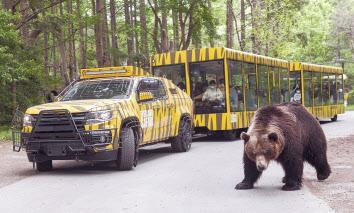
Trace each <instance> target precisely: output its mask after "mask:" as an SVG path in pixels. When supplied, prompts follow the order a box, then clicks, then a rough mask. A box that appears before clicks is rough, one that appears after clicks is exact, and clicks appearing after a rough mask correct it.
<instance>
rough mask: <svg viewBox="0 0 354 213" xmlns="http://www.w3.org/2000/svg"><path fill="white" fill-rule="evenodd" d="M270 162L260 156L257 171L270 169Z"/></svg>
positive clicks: (257, 160)
mask: <svg viewBox="0 0 354 213" xmlns="http://www.w3.org/2000/svg"><path fill="white" fill-rule="evenodd" d="M268 163H269V161H268V160H267V159H266V158H265V157H264V155H258V156H257V157H256V165H257V170H258V171H260V172H263V171H264V170H266V169H267V168H268Z"/></svg>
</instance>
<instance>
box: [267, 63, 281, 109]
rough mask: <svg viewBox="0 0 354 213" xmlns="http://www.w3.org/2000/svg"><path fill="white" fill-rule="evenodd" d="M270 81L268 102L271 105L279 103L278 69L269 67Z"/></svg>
mask: <svg viewBox="0 0 354 213" xmlns="http://www.w3.org/2000/svg"><path fill="white" fill-rule="evenodd" d="M269 81H270V84H269V86H270V102H271V104H279V103H280V85H279V69H278V68H277V67H269Z"/></svg>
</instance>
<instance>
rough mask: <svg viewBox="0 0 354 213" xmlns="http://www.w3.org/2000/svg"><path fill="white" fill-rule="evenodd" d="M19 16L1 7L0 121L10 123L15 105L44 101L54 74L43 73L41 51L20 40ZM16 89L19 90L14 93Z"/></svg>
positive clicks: (20, 105)
mask: <svg viewBox="0 0 354 213" xmlns="http://www.w3.org/2000/svg"><path fill="white" fill-rule="evenodd" d="M17 21H18V17H16V16H14V15H11V14H10V13H8V12H6V11H3V10H0V44H1V45H0V94H1V96H0V103H1V104H0V124H3V123H9V121H11V118H12V112H13V110H14V109H15V108H17V107H18V108H19V109H22V110H23V109H25V108H27V107H28V106H31V105H34V104H37V103H40V102H42V101H43V97H44V95H43V93H44V92H43V91H44V88H50V86H49V85H48V84H51V83H53V78H45V77H44V76H43V72H41V71H42V70H43V65H42V64H43V63H42V61H41V60H42V59H41V53H40V52H39V50H38V49H37V48H35V47H32V48H28V47H26V46H25V45H23V43H22V42H21V38H20V36H19V33H18V30H17V29H16V28H15V25H14V24H13V23H16V22H17ZM13 90H16V92H15V93H13Z"/></svg>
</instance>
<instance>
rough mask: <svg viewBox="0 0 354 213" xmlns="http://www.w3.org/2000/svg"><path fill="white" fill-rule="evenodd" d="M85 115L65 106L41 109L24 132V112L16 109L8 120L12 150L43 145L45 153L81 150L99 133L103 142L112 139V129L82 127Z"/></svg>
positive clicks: (54, 153)
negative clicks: (10, 120)
mask: <svg viewBox="0 0 354 213" xmlns="http://www.w3.org/2000/svg"><path fill="white" fill-rule="evenodd" d="M87 114H88V113H87V112H85V113H70V112H69V111H68V110H66V109H58V110H42V111H41V112H40V113H39V114H38V115H35V116H34V117H35V120H34V121H33V122H32V126H33V128H32V131H31V133H29V132H27V133H24V132H23V118H24V113H23V112H21V111H18V110H16V112H15V115H14V118H13V121H12V141H13V151H16V152H19V151H20V150H21V149H22V148H26V151H27V152H38V151H39V150H41V149H43V148H44V149H45V151H46V154H48V155H64V154H66V153H67V152H70V153H83V152H86V151H90V150H92V147H93V144H92V143H93V142H95V141H96V142H97V141H99V140H100V136H101V135H100V133H104V134H105V136H106V141H109V143H110V142H111V141H112V139H113V138H112V134H111V130H112V128H109V127H107V126H106V125H103V126H102V129H99V130H96V131H95V132H93V131H89V130H85V128H84V125H85V123H86V121H87V119H88V118H87ZM106 128H107V129H106ZM114 130H116V129H114ZM106 144H107V143H106ZM100 145H105V143H102V144H100ZM64 149H65V150H64Z"/></svg>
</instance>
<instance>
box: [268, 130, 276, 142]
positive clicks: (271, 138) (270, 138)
mask: <svg viewBox="0 0 354 213" xmlns="http://www.w3.org/2000/svg"><path fill="white" fill-rule="evenodd" d="M268 139H269V140H270V141H272V142H276V141H277V140H278V135H277V133H275V132H272V133H270V134H268Z"/></svg>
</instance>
